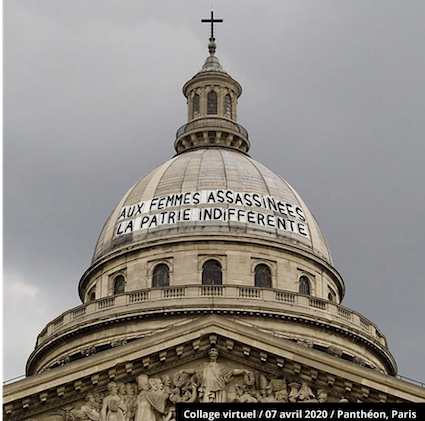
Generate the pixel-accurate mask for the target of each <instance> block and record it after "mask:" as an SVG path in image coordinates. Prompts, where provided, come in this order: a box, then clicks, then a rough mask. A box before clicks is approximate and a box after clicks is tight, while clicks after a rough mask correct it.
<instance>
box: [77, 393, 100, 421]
mask: <svg viewBox="0 0 425 421" xmlns="http://www.w3.org/2000/svg"><path fill="white" fill-rule="evenodd" d="M98 410H99V408H98V403H97V402H96V398H95V396H94V395H93V393H89V394H88V395H87V396H86V404H85V405H83V406H82V407H81V412H82V413H83V414H84V415H85V418H86V419H87V420H92V421H99V420H100V414H99V412H98Z"/></svg>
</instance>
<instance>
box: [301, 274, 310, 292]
mask: <svg viewBox="0 0 425 421" xmlns="http://www.w3.org/2000/svg"><path fill="white" fill-rule="evenodd" d="M299 291H300V294H305V295H310V281H309V280H308V278H307V276H301V278H300V288H299Z"/></svg>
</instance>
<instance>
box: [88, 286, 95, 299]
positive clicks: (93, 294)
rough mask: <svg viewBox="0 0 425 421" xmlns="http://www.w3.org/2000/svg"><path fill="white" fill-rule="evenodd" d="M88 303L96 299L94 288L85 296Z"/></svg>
mask: <svg viewBox="0 0 425 421" xmlns="http://www.w3.org/2000/svg"><path fill="white" fill-rule="evenodd" d="M87 298H88V301H94V300H95V299H96V286H94V287H93V288H91V289H90V291H89V293H88V294H87Z"/></svg>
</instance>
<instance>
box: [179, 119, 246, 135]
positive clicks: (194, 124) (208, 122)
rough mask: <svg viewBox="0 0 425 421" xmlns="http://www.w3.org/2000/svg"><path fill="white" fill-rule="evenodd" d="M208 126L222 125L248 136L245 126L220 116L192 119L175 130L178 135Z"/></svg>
mask: <svg viewBox="0 0 425 421" xmlns="http://www.w3.org/2000/svg"><path fill="white" fill-rule="evenodd" d="M210 127H222V128H226V129H229V130H233V131H234V132H238V133H241V134H242V135H243V136H245V137H246V138H248V131H247V130H246V129H245V127H243V126H241V125H240V124H238V123H235V122H233V121H228V120H225V119H223V118H221V117H207V118H201V119H199V120H193V121H191V122H189V123H186V124H183V126H181V127H180V128H179V129H178V130H177V133H176V137H179V136H181V135H182V134H184V133H186V132H188V131H190V130H196V129H203V128H210Z"/></svg>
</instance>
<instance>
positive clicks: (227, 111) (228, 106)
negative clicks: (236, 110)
mask: <svg viewBox="0 0 425 421" xmlns="http://www.w3.org/2000/svg"><path fill="white" fill-rule="evenodd" d="M224 117H227V118H232V98H231V97H230V95H229V94H227V95H225V97H224Z"/></svg>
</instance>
